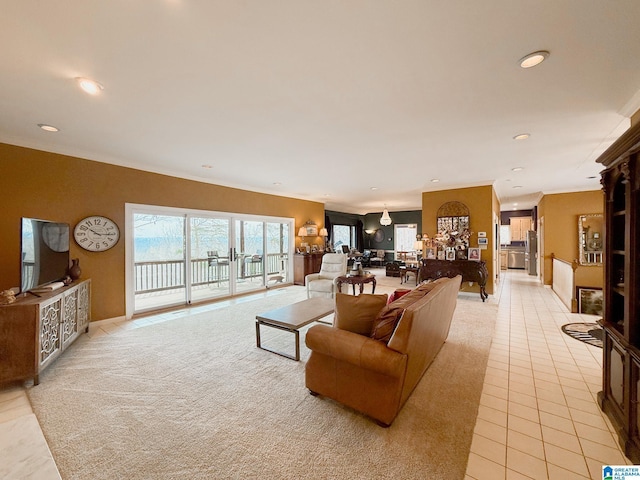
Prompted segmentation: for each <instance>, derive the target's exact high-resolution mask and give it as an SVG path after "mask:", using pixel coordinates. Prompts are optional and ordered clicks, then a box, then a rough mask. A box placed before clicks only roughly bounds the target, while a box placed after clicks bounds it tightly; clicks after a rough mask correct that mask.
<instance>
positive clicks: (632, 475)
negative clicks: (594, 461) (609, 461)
mask: <svg viewBox="0 0 640 480" xmlns="http://www.w3.org/2000/svg"><path fill="white" fill-rule="evenodd" d="M602 480H640V466H635V465H605V466H603V467H602Z"/></svg>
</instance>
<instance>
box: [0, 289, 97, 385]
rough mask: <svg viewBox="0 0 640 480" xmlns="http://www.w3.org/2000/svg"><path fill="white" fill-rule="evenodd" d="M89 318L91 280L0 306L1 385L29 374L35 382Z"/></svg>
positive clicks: (82, 330) (23, 297)
mask: <svg viewBox="0 0 640 480" xmlns="http://www.w3.org/2000/svg"><path fill="white" fill-rule="evenodd" d="M29 293H31V294H32V295H36V294H35V293H33V292H29ZM90 321H91V280H82V281H77V282H73V283H72V284H70V285H69V287H68V288H63V289H57V290H54V291H51V292H48V293H43V294H38V295H36V298H32V297H28V296H20V297H19V298H17V300H16V301H15V302H14V303H11V304H9V305H2V306H0V352H1V354H2V355H1V358H2V368H1V369H0V385H2V384H6V383H9V382H14V381H16V380H26V379H29V378H33V383H34V385H38V383H40V373H41V372H42V371H43V370H44V369H45V368H47V367H48V366H49V365H50V364H51V363H52V362H53V361H54V360H55V359H56V358H57V357H59V356H60V355H61V354H62V352H64V351H65V350H66V349H67V347H68V346H69V345H71V344H72V343H73V342H74V341H75V340H76V339H77V338H78V337H79V336H80V335H81V334H82V333H83V332H88V331H89V322H90Z"/></svg>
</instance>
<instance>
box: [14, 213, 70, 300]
mask: <svg viewBox="0 0 640 480" xmlns="http://www.w3.org/2000/svg"><path fill="white" fill-rule="evenodd" d="M20 249H21V252H20V253H21V260H20V291H21V292H26V291H28V290H31V289H33V288H36V287H41V286H43V285H47V284H49V283H51V282H57V281H59V280H62V279H63V278H64V277H65V275H66V274H67V270H68V269H69V224H67V223H60V222H51V221H48V220H38V219H36V218H24V217H23V218H22V228H21V242H20Z"/></svg>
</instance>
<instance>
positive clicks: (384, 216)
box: [380, 205, 391, 227]
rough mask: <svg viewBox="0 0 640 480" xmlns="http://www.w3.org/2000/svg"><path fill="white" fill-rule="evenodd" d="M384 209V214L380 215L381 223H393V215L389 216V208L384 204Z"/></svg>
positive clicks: (385, 224)
mask: <svg viewBox="0 0 640 480" xmlns="http://www.w3.org/2000/svg"><path fill="white" fill-rule="evenodd" d="M384 207H385V208H384V211H383V212H382V216H381V217H380V225H384V226H385V227H386V226H387V225H391V217H390V216H389V211H388V210H387V206H386V205H385V206H384Z"/></svg>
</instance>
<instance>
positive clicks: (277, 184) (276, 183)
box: [273, 182, 282, 187]
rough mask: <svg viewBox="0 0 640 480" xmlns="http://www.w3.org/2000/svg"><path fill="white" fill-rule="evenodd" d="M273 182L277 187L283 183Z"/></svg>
mask: <svg viewBox="0 0 640 480" xmlns="http://www.w3.org/2000/svg"><path fill="white" fill-rule="evenodd" d="M273 184H274V185H275V186H276V187H277V186H280V185H282V183H281V182H273Z"/></svg>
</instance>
